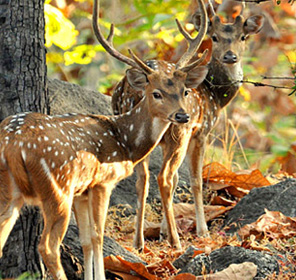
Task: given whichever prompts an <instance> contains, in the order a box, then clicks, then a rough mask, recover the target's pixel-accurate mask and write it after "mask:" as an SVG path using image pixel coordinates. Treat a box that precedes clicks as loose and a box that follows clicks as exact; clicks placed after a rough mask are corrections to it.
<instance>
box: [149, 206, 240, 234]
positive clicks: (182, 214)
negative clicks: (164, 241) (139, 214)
mask: <svg viewBox="0 0 296 280" xmlns="http://www.w3.org/2000/svg"><path fill="white" fill-rule="evenodd" d="M194 207H195V206H194V204H189V203H177V204H173V208H174V214H175V219H176V224H177V228H178V230H179V232H182V233H183V234H184V233H187V232H192V231H194V230H195V227H196V218H195V208H194ZM233 207H234V205H232V206H228V207H225V206H221V205H205V206H204V211H205V218H206V221H207V222H208V221H211V220H213V219H215V218H217V217H219V216H220V215H222V214H224V213H225V212H227V211H229V210H230V209H232V208H233ZM159 233H160V223H158V224H157V223H153V222H148V221H145V223H144V236H145V238H154V239H155V238H158V237H159Z"/></svg>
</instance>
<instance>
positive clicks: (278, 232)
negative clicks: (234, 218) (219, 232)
mask: <svg viewBox="0 0 296 280" xmlns="http://www.w3.org/2000/svg"><path fill="white" fill-rule="evenodd" d="M238 234H239V235H240V236H243V237H244V238H245V237H247V236H250V235H251V234H253V235H255V236H256V237H257V238H262V237H264V236H267V237H269V238H271V239H279V238H290V237H293V236H295V235H296V218H291V217H287V216H285V215H284V214H282V213H281V212H277V211H268V210H267V209H265V214H264V215H262V216H260V217H259V218H258V220H257V221H256V222H254V223H252V224H248V225H245V226H244V227H242V228H241V229H240V230H239V232H238Z"/></svg>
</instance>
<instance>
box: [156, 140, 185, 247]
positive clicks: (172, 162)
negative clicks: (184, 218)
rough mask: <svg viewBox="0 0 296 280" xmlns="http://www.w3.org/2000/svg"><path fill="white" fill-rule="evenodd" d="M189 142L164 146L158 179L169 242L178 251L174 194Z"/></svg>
mask: <svg viewBox="0 0 296 280" xmlns="http://www.w3.org/2000/svg"><path fill="white" fill-rule="evenodd" d="M188 141H189V137H183V138H182V139H181V137H180V139H178V142H176V141H172V140H171V141H170V142H167V143H166V144H165V145H163V146H162V148H163V164H162V168H161V170H160V173H159V175H158V178H157V179H158V186H159V189H160V194H161V198H162V205H163V210H164V213H165V219H166V224H167V233H168V241H169V243H170V244H171V245H172V246H173V247H175V248H177V249H181V243H180V240H179V235H178V232H177V227H176V222H175V217H174V211H173V194H174V190H175V188H176V186H177V180H178V175H177V172H178V169H179V167H180V165H181V163H182V162H183V160H184V157H185V155H186V150H187V144H188Z"/></svg>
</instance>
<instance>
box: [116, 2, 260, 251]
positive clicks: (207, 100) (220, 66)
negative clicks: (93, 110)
mask: <svg viewBox="0 0 296 280" xmlns="http://www.w3.org/2000/svg"><path fill="white" fill-rule="evenodd" d="M198 4H199V6H201V5H202V3H201V1H198ZM200 20H201V15H200V13H199V12H197V13H196V14H195V15H194V16H193V21H194V24H195V27H196V29H198V30H199V29H200V26H202V25H200ZM262 21H263V18H262V16H260V15H257V16H252V17H250V18H248V19H246V20H244V19H243V17H242V16H241V15H239V16H238V17H237V18H236V19H235V21H234V23H232V24H230V23H222V22H221V20H220V18H219V16H218V15H214V16H213V18H212V19H211V21H210V22H209V25H208V30H207V33H208V34H209V36H211V38H212V57H211V61H210V63H209V65H208V67H209V72H208V74H207V76H206V79H205V80H204V81H203V82H202V83H201V84H200V85H199V86H198V87H197V88H194V89H192V92H193V95H194V96H196V97H198V98H200V96H201V97H202V110H203V120H202V123H201V126H200V119H199V116H198V111H197V112H196V113H194V112H193V114H192V115H191V120H190V122H189V123H188V124H186V125H185V126H182V127H181V126H176V125H174V124H171V126H170V127H169V129H168V130H167V132H166V133H165V134H164V136H163V138H162V139H161V141H160V145H161V147H162V151H163V164H162V167H161V170H160V173H159V175H158V185H159V189H160V194H161V198H162V205H163V209H164V213H165V215H164V219H163V223H162V227H161V238H164V237H167V239H168V241H169V242H170V244H171V245H172V246H174V247H176V248H178V249H180V248H181V244H180V241H179V237H178V233H177V228H176V224H175V220H174V213H173V207H172V203H173V193H174V190H175V188H176V186H177V183H178V168H179V167H180V165H181V163H182V162H183V160H184V158H185V157H186V156H187V159H188V161H189V169H190V185H191V189H192V192H193V198H194V202H195V210H196V220H197V222H196V232H197V234H198V235H204V234H207V231H208V230H207V224H206V220H205V215H204V209H203V195H202V166H203V158H204V152H205V145H206V140H207V136H208V135H209V133H210V131H211V130H212V129H213V127H214V126H215V124H216V123H217V120H218V116H219V113H220V111H221V109H222V108H224V107H225V106H226V105H227V104H228V103H229V102H230V101H231V100H233V99H234V97H235V96H236V94H237V92H238V89H239V87H240V84H241V80H242V78H243V71H242V66H241V58H242V55H243V53H244V49H245V40H246V38H247V37H248V36H249V35H251V34H255V33H257V32H258V31H259V30H260V28H261V26H262ZM181 32H183V31H182V30H181ZM185 37H187V36H186V35H185ZM146 64H147V65H149V66H150V67H151V68H153V69H155V70H157V71H159V72H167V71H172V70H174V69H175V67H178V64H176V65H175V64H163V63H162V62H159V61H156V60H153V61H147V62H146ZM142 96H143V91H135V90H134V89H133V88H132V87H131V86H130V85H129V84H128V81H127V79H126V78H124V79H123V80H122V81H121V82H120V83H119V84H118V86H117V88H116V89H115V92H114V94H113V97H112V108H113V112H114V113H115V114H120V113H123V112H128V111H129V110H130V109H131V108H133V107H134V106H135V105H136V104H137V103H138V102H139V100H141V98H142ZM197 127H198V129H196V128H197ZM148 166H149V157H147V158H146V159H145V160H144V161H142V162H141V163H140V164H138V165H137V167H136V171H137V176H138V179H137V183H136V189H137V194H138V213H137V221H136V234H135V237H134V247H135V248H138V249H141V248H143V246H144V235H143V226H144V209H145V202H146V198H147V194H148V188H149V169H148Z"/></svg>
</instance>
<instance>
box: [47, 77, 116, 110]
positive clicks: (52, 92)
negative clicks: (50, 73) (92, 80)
mask: <svg viewBox="0 0 296 280" xmlns="http://www.w3.org/2000/svg"><path fill="white" fill-rule="evenodd" d="M47 85H48V99H49V104H48V108H49V114H50V115H61V114H66V113H82V114H101V115H112V110H111V97H110V96H107V95H104V94H101V93H99V92H97V91H94V90H90V89H86V88H83V87H81V86H78V85H75V84H71V83H67V82H63V81H60V80H57V79H48V80H47Z"/></svg>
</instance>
